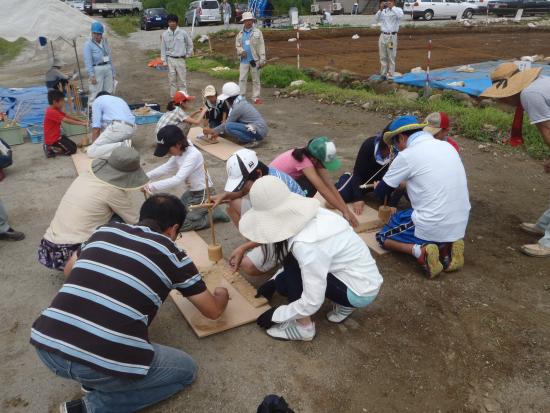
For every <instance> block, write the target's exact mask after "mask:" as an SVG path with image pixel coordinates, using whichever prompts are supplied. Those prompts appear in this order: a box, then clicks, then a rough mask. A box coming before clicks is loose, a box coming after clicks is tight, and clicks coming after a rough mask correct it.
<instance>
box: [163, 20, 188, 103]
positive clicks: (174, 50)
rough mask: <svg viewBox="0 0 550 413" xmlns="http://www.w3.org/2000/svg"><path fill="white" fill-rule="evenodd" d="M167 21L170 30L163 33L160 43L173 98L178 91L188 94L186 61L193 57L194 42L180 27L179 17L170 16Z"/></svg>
mask: <svg viewBox="0 0 550 413" xmlns="http://www.w3.org/2000/svg"><path fill="white" fill-rule="evenodd" d="M167 20H168V29H167V30H166V31H165V32H164V33H162V38H161V41H160V58H161V59H162V63H163V64H164V66H168V82H169V84H170V97H173V96H174V95H175V94H176V92H177V91H178V90H183V91H184V92H185V93H187V67H186V65H185V59H187V58H188V57H191V56H193V40H192V39H191V37H190V36H189V35H188V34H187V32H186V31H185V30H184V29H182V28H181V27H178V21H179V19H178V16H176V15H175V14H170V15H168V17H167Z"/></svg>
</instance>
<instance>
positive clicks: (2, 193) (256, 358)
mask: <svg viewBox="0 0 550 413" xmlns="http://www.w3.org/2000/svg"><path fill="white" fill-rule="evenodd" d="M531 41H533V40H532V38H531V37H529V40H528V41H527V40H523V43H524V45H525V48H528V47H530V46H529V44H530V43H531ZM125 44H126V43H125V42H123V40H121V39H112V40H111V46H112V48H113V50H114V55H115V62H116V63H117V66H118V71H119V81H120V89H119V92H120V94H121V96H122V97H124V98H125V99H126V100H127V101H128V102H137V101H149V102H151V101H157V102H163V101H164V100H165V98H166V96H167V93H168V85H167V80H166V77H165V76H166V75H165V73H163V72H158V71H155V70H152V69H147V68H146V67H145V66H146V61H147V59H146V57H145V55H144V54H143V53H142V52H141V51H140V50H138V49H135V48H128V47H125ZM66 53H67V57H69V52H66ZM526 53H527V51H525V53H522V54H526ZM41 56H42V55H41V54H40V53H34V54H33V53H30V52H29V53H27V54H26V55H25V56H23V57H22V58H21V59H18V60H16V61H15V62H13V63H12V64H10V65H8V66H7V67H4V68H2V69H0V84H1V85H3V86H12V87H17V86H25V85H30V84H40V83H41V81H42V80H41V79H42V75H43V73H44V70H45V63H44V59H43V58H41ZM31 57H32V59H31ZM464 63H468V62H464ZM189 80H190V91H191V92H192V93H193V94H199V93H200V90H201V89H202V88H203V87H204V86H205V84H206V83H210V82H212V83H214V84H215V85H216V86H217V87H220V86H221V84H220V82H219V81H217V80H212V79H210V78H208V77H206V76H205V75H200V74H191V75H190V76H189ZM272 92H273V91H272V90H264V96H265V98H266V102H265V104H264V105H263V106H261V107H259V109H260V111H261V112H262V113H263V114H264V115H265V117H266V119H267V120H268V122H269V126H270V134H269V137H268V138H267V140H266V142H265V144H264V145H263V146H261V147H260V148H258V153H259V156H260V157H261V159H263V160H265V161H269V160H271V159H272V158H273V157H274V156H275V155H276V154H278V153H280V152H282V151H283V150H285V149H288V148H291V147H294V146H295V145H298V144H300V143H301V142H306V140H307V139H309V138H310V137H312V136H317V135H321V134H323V135H328V136H331V137H333V138H334V139H335V141H336V143H337V146H338V148H339V151H340V154H341V156H342V158H343V165H344V168H343V169H345V170H349V169H350V168H351V167H352V165H353V161H354V158H355V154H356V151H357V149H358V147H359V145H360V143H361V142H362V140H363V139H364V138H365V137H367V136H370V135H372V134H374V133H375V132H376V131H378V130H379V129H381V128H382V127H383V126H384V125H385V124H386V123H387V122H388V117H387V116H385V115H383V114H380V113H377V114H374V113H369V112H365V111H362V110H360V109H357V108H348V107H340V106H331V105H324V104H320V103H318V102H315V101H313V100H310V99H307V98H302V99H284V100H283V99H275V98H272V97H271V96H272ZM152 130H153V128H152V126H146V127H140V128H139V129H138V134H137V136H136V139H135V140H134V144H135V146H136V147H137V149H138V150H139V151H140V153H141V154H142V157H143V161H144V164H145V169H146V170H149V168H151V167H152V165H153V164H158V163H159V162H160V160H158V159H154V157H153V156H152V142H153V136H152ZM457 140H458V142H459V144H460V145H461V147H462V148H463V152H462V158H463V160H464V164H465V167H466V170H467V174H468V179H469V189H470V197H471V202H472V211H471V220H470V224H469V227H468V231H467V237H466V266H465V268H464V270H463V271H461V272H459V273H455V274H452V275H443V276H442V277H441V278H439V279H437V280H434V281H429V280H426V279H425V278H424V277H423V276H422V274H421V271H420V270H419V269H418V268H417V266H416V264H415V263H414V260H413V259H411V258H410V257H405V256H399V255H397V254H387V255H385V256H383V257H379V258H377V263H378V265H379V267H380V270H381V272H382V274H383V275H384V280H385V282H384V285H383V287H382V290H381V293H380V296H379V297H378V299H377V300H376V301H375V302H374V303H373V305H371V306H370V307H368V308H367V309H365V310H360V311H356V312H355V313H354V314H353V315H352V316H351V317H350V318H349V319H348V320H347V321H346V322H344V323H343V324H342V325H333V324H331V323H329V322H328V321H326V320H325V318H324V314H325V312H326V311H327V310H328V309H329V304H328V303H327V304H325V306H323V308H322V309H321V311H320V312H319V313H318V314H317V315H316V316H315V322H316V325H317V336H316V338H315V340H314V341H312V342H310V343H287V342H280V341H275V340H272V339H271V338H269V337H268V336H267V335H266V334H265V333H264V332H263V331H262V330H260V329H259V328H258V327H257V326H256V325H255V324H250V325H247V326H244V327H241V328H238V329H234V330H231V331H227V332H225V333H222V334H218V335H215V336H212V337H209V338H206V339H202V340H199V339H197V338H196V337H195V336H194V334H193V332H192V330H191V329H190V328H189V326H188V325H187V324H186V322H185V321H184V319H183V318H182V316H181V314H180V313H179V312H178V310H177V308H176V307H175V306H174V304H173V303H172V302H171V301H170V300H167V301H166V303H165V304H164V305H163V308H162V310H161V311H160V312H159V314H158V316H157V318H156V320H155V321H154V322H153V324H152V326H151V329H150V337H151V339H152V340H153V341H155V342H158V343H161V344H165V345H170V346H174V347H176V348H179V349H182V350H184V351H186V352H188V353H189V354H191V355H192V356H193V357H194V358H195V359H196V360H197V363H198V365H199V376H198V379H197V381H196V383H194V384H193V385H192V386H191V387H190V388H188V389H186V390H185V391H183V392H181V393H179V394H178V395H176V396H174V397H173V398H171V399H170V400H168V401H166V402H164V403H162V404H160V405H158V406H155V407H152V408H150V409H148V411H149V412H182V411H184V412H201V413H202V412H223V413H225V412H228V413H229V412H239V413H240V412H247V413H248V412H255V411H256V410H255V409H256V406H257V405H258V404H259V402H260V401H261V400H262V399H263V397H264V396H265V395H267V394H269V393H275V394H279V395H283V396H284V397H285V399H287V401H288V402H289V403H290V405H291V406H292V407H293V408H294V410H295V411H296V412H300V413H335V412H337V413H340V412H346V413H347V412H352V413H355V412H359V413H362V412H377V413H390V412H510V413H512V412H513V413H520V412H522V413H523V412H537V413H543V412H548V410H549V409H548V406H550V334H549V332H550V266H549V261H548V260H544V259H534V258H528V257H526V256H524V255H522V254H521V253H519V251H518V247H519V246H520V245H521V244H524V243H531V242H534V241H535V237H532V236H529V235H527V234H524V233H523V232H521V231H520V230H519V229H518V224H519V223H520V222H522V221H523V220H534V219H535V218H536V217H537V216H538V215H539V214H540V213H541V212H542V211H543V209H545V208H547V207H548V198H549V194H550V180H549V176H548V175H545V174H543V173H542V165H541V163H540V162H538V161H535V160H533V159H531V158H529V157H528V156H526V155H525V154H524V153H523V152H522V151H521V150H514V151H511V150H508V149H506V148H501V147H496V146H489V147H487V148H484V149H480V148H479V147H478V143H476V142H473V141H469V140H465V139H461V138H460V137H458V138H457ZM14 158H15V162H14V166H12V167H10V168H9V169H8V170H7V178H6V179H5V180H4V181H3V182H2V183H0V198H1V199H2V201H3V202H4V204H5V206H6V208H7V210H8V212H9V214H10V220H11V223H12V225H13V226H14V227H15V228H16V229H19V230H21V231H24V232H25V233H26V234H27V238H26V239H25V240H24V241H22V242H19V243H6V242H2V243H0V279H1V285H2V288H1V289H0V365H2V369H1V372H0V411H3V412H9V413H12V412H29V411H30V412H37V413H42V412H53V411H57V406H58V404H59V403H61V402H62V401H65V400H69V399H72V398H75V397H80V394H79V386H78V385H77V384H76V383H74V382H70V381H67V380H63V379H60V378H56V377H54V375H53V374H52V373H50V371H49V370H47V369H46V368H45V367H44V366H43V365H42V364H41V362H40V361H39V360H38V358H37V356H36V354H35V352H34V350H33V348H32V347H31V346H30V345H29V344H28V339H29V332H30V327H31V324H32V322H33V321H34V319H35V318H36V317H37V316H38V314H39V313H40V311H41V310H42V309H44V308H45V307H47V306H48V305H49V303H50V301H51V299H52V298H53V296H54V295H55V293H56V292H57V290H58V289H59V288H60V286H61V285H62V282H63V279H62V275H61V274H59V273H57V272H55V271H51V270H48V269H46V268H44V267H42V266H41V265H40V264H38V262H37V259H36V248H37V246H38V244H39V242H40V239H41V237H42V235H43V234H44V231H45V230H46V228H47V226H48V224H49V221H50V220H51V218H52V217H53V214H54V212H55V209H56V207H57V205H58V203H59V200H60V199H61V197H62V195H63V193H64V191H65V190H66V189H67V187H68V186H69V184H70V183H71V182H72V180H73V179H74V178H75V177H76V172H75V170H74V167H73V165H72V162H71V160H70V159H67V158H59V159H48V160H47V159H45V158H44V156H43V153H42V150H41V148H40V146H39V145H32V144H30V143H26V144H24V145H20V146H16V147H15V148H14ZM206 159H207V161H208V163H209V165H210V169H211V171H212V172H213V177H214V180H215V183H216V187H217V188H218V189H221V188H222V186H223V182H224V165H223V163H222V162H221V161H219V160H216V159H214V158H212V157H211V156H208V155H206ZM217 228H218V233H219V235H220V238H221V242H222V245H223V248H224V252H225V254H226V256H227V255H228V254H229V253H230V252H231V250H232V248H234V247H235V246H237V245H238V244H239V243H240V242H241V241H243V239H242V238H241V237H240V236H239V234H238V233H237V231H236V230H235V228H233V227H232V225H231V224H224V225H220V226H218V227H217ZM201 235H202V236H203V237H204V238H205V239H206V240H208V231H203V232H202V233H201Z"/></svg>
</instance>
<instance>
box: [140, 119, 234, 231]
mask: <svg viewBox="0 0 550 413" xmlns="http://www.w3.org/2000/svg"><path fill="white" fill-rule="evenodd" d="M157 141H158V142H159V143H158V144H157V148H156V149H155V156H158V157H163V156H165V155H167V154H168V153H169V154H170V155H172V156H171V157H170V159H169V160H168V162H166V163H164V164H162V165H160V166H159V167H157V168H155V169H153V170H152V171H150V172H148V173H147V177H148V178H149V179H151V181H154V180H155V179H156V180H157V181H156V182H151V183H149V184H147V185H145V187H144V192H146V193H160V192H166V191H168V190H171V189H174V188H175V187H178V186H180V185H183V184H186V185H187V188H188V189H187V191H185V193H184V194H183V195H182V196H181V200H182V202H183V203H184V204H185V206H186V207H187V208H188V213H187V216H186V218H185V222H184V224H183V227H182V229H181V230H182V231H192V230H199V229H203V228H208V227H209V220H208V210H207V209H206V208H199V209H190V208H189V206H190V205H196V204H202V203H204V202H206V201H207V199H206V198H207V194H206V191H205V189H206V177H205V170H204V158H203V156H202V154H201V152H200V151H199V150H198V149H197V148H196V147H195V146H193V145H192V144H190V143H189V141H188V140H187V137H186V136H185V135H184V134H183V132H182V130H181V129H180V128H178V127H177V126H175V125H168V126H165V127H163V128H162V129H160V130H159V132H158V134H157ZM168 176H169V177H168ZM162 177H165V179H160V180H158V179H159V178H162ZM208 185H209V190H210V194H215V190H214V187H213V184H212V181H211V179H210V177H208ZM214 219H216V220H219V221H224V222H228V221H229V217H228V216H227V214H225V212H223V211H222V210H220V209H219V208H215V209H214Z"/></svg>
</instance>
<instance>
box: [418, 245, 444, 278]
mask: <svg viewBox="0 0 550 413" xmlns="http://www.w3.org/2000/svg"><path fill="white" fill-rule="evenodd" d="M418 263H419V264H420V265H421V266H422V267H423V268H424V270H425V271H426V275H427V276H428V278H436V277H437V276H438V275H439V274H441V271H443V264H441V262H440V261H439V248H438V247H437V245H435V244H427V245H424V246H423V247H422V254H421V255H420V257H419V258H418Z"/></svg>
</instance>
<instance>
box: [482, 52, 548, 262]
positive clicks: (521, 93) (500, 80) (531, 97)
mask: <svg viewBox="0 0 550 413" xmlns="http://www.w3.org/2000/svg"><path fill="white" fill-rule="evenodd" d="M541 71H542V68H541V67H536V68H532V69H525V70H523V71H520V69H519V68H518V66H516V65H515V64H514V63H503V64H501V65H500V66H499V67H497V68H496V69H495V70H494V71H493V72H492V73H491V81H492V83H493V84H492V86H491V87H489V88H487V89H486V90H484V91H483V93H482V94H481V96H484V97H490V98H494V99H500V100H501V101H502V102H503V103H506V104H508V105H512V106H515V107H519V106H520V105H521V106H522V107H523V108H524V109H525V111H526V112H527V114H528V115H529V119H530V120H531V124H533V125H535V126H536V127H537V129H538V130H539V132H540V134H541V135H542V138H543V140H544V142H545V143H546V144H547V145H548V146H549V147H550V77H546V76H540V72H541ZM544 170H545V171H546V173H550V160H547V161H546V162H545V164H544ZM520 227H521V229H523V230H524V231H526V232H528V233H530V234H534V235H538V236H541V235H542V238H541V239H539V241H538V243H537V244H526V245H523V246H522V247H521V249H520V250H521V252H523V253H524V254H526V255H529V256H532V257H550V208H548V209H547V210H546V211H545V212H544V213H543V214H542V215H541V216H540V218H539V219H538V220H537V222H535V223H531V222H524V223H522V224H521V225H520Z"/></svg>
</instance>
